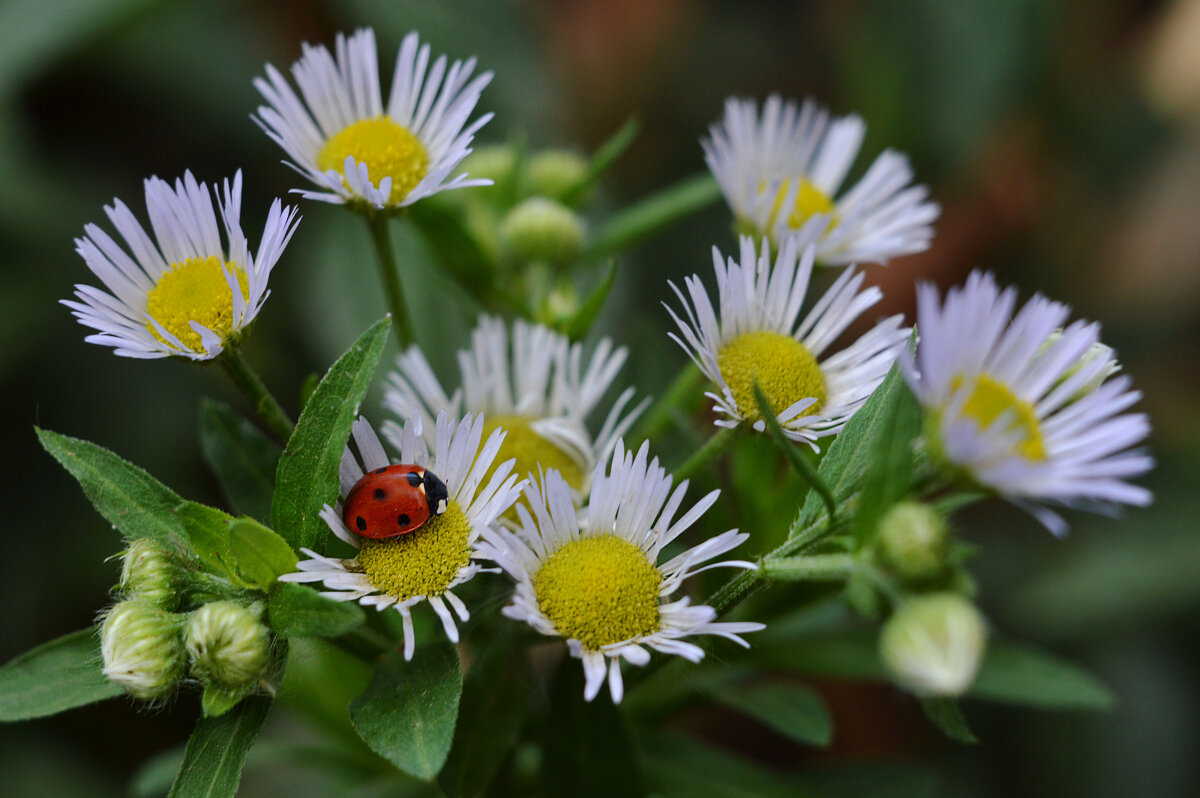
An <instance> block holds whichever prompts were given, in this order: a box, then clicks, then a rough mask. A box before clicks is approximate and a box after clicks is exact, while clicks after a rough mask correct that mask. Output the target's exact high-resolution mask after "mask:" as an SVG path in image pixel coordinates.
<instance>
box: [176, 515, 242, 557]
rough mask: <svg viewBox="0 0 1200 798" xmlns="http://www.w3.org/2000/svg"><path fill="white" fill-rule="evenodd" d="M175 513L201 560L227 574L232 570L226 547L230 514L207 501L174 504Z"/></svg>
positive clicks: (230, 553) (228, 549)
mask: <svg viewBox="0 0 1200 798" xmlns="http://www.w3.org/2000/svg"><path fill="white" fill-rule="evenodd" d="M175 517H176V518H177V519H178V520H179V523H180V526H181V527H182V528H183V533H184V536H185V537H186V538H187V540H188V542H189V543H191V544H192V549H194V550H195V552H196V554H197V555H198V556H199V557H200V559H201V560H203V561H204V562H205V563H207V564H208V565H209V566H211V567H213V568H215V569H216V570H218V571H221V572H223V573H225V574H227V575H228V574H230V573H231V572H232V571H233V555H232V552H231V551H230V548H229V524H230V522H231V521H233V516H231V515H230V514H229V513H227V512H225V511H223V510H218V509H217V508H216V507H209V506H208V505H206V504H200V503H198V502H183V503H181V504H180V505H179V506H178V507H176V508H175Z"/></svg>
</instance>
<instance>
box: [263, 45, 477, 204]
mask: <svg viewBox="0 0 1200 798" xmlns="http://www.w3.org/2000/svg"><path fill="white" fill-rule="evenodd" d="M303 50H304V53H303V55H302V56H301V57H300V60H299V61H297V62H296V63H295V64H293V65H292V77H293V78H294V79H295V81H296V85H297V86H298V87H299V89H300V97H298V96H297V95H296V93H295V92H294V91H293V90H292V87H291V86H290V85H289V84H288V82H287V79H286V78H284V76H283V75H282V74H281V73H280V72H279V70H277V69H275V67H273V66H271V65H269V64H268V65H267V76H266V78H265V79H264V78H256V79H255V81H254V85H255V87H256V88H257V89H258V91H259V93H260V94H262V96H263V97H264V98H265V99H266V101H267V105H266V106H260V107H259V109H258V115H257V116H256V117H255V118H254V119H255V122H257V123H258V125H259V127H261V128H262V129H263V130H264V131H265V132H266V134H267V135H268V136H270V137H271V138H272V139H274V140H275V142H276V143H277V144H278V145H279V146H280V147H282V148H283V149H284V151H285V152H286V153H287V154H288V157H290V158H291V161H290V162H289V165H290V166H291V167H292V168H294V169H295V170H296V171H297V172H299V173H300V174H301V175H303V176H305V177H306V178H308V179H309V180H311V181H312V182H313V183H315V184H316V185H317V187H318V188H317V189H316V190H309V191H306V190H298V193H299V194H301V195H302V196H303V197H305V198H307V199H313V200H321V201H323V202H332V203H338V204H344V203H354V204H358V205H365V206H368V207H370V208H374V209H385V208H386V209H391V210H397V209H402V208H406V207H408V206H409V205H411V204H413V203H414V202H416V201H417V200H419V199H422V198H424V197H428V196H431V195H433V194H437V193H438V192H439V191H445V190H447V189H452V188H464V187H466V186H483V185H491V183H492V181H490V180H469V179H467V176H466V175H465V174H458V175H453V176H452V173H453V172H454V170H455V169H456V168H457V167H458V165H459V163H460V162H461V161H462V159H463V158H465V157H466V156H467V154H468V153H470V152H471V140H472V138H473V137H474V135H475V133H476V131H478V130H479V129H480V128H481V127H483V125H484V124H486V123H487V121H488V120H489V119H491V118H492V115H491V114H490V113H489V114H484V115H483V116H481V117H478V118H477V119H475V121H473V122H471V123H470V124H468V123H467V118H468V117H469V116H470V115H471V112H472V111H474V110H475V105H476V103H478V101H479V95H480V93H481V92H482V91H483V89H484V87H485V86H487V84H488V82H489V81H491V79H492V73H491V72H485V73H483V74H481V75H477V76H476V77H475V78H474V79H472V77H471V74H472V73H473V72H474V71H475V59H474V58H471V59H468V60H467V61H466V62H462V61H455V62H454V63H453V64H450V65H449V66H447V59H446V56H444V55H442V56H438V58H437V59H436V60H435V61H434V62H433V65H432V66H430V63H429V60H430V49H429V45H428V44H426V45H423V46H422V45H421V44H420V42H419V40H418V38H417V34H416V32H412V33H409V34H408V35H407V36H405V37H404V41H403V42H402V43H401V45H400V53H399V55H398V56H397V57H396V69H395V72H394V74H393V76H392V85H391V93H390V94H389V95H388V98H387V103H386V105H385V104H384V99H383V92H382V89H381V86H380V82H379V56H378V53H377V51H376V48H375V32H374V31H372V30H371V29H370V28H363V29H360V30H358V31H356V32H355V33H354V34H352V35H351V36H349V37H347V36H345V35H344V34H338V36H337V39H336V41H335V44H334V52H333V53H330V52H329V50H328V49H326V48H325V47H322V46H317V47H313V46H311V45H308V44H305V45H303ZM301 97H302V98H303V99H301Z"/></svg>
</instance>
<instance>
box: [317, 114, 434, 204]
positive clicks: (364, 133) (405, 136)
mask: <svg viewBox="0 0 1200 798" xmlns="http://www.w3.org/2000/svg"><path fill="white" fill-rule="evenodd" d="M347 155H351V156H353V157H354V160H355V161H356V162H357V163H365V164H366V165H367V174H368V176H369V177H370V178H371V182H372V183H374V184H375V185H377V186H378V185H379V181H381V180H383V178H385V177H390V178H391V179H392V193H391V195H390V196H389V197H388V201H387V204H388V205H399V204H400V202H401V201H402V200H403V199H404V198H405V197H407V196H408V192H410V191H412V190H413V189H414V188H416V186H417V183H420V182H421V180H422V179H423V178H424V177H425V174H426V173H427V172H428V171H429V153H428V152H427V151H426V150H425V145H424V144H422V143H421V140H420V139H418V138H417V137H416V136H414V135H413V134H412V133H411V132H409V130H408V128H406V127H404V126H403V125H397V124H396V123H395V122H393V121H392V120H391V119H390V118H389V117H387V116H377V117H375V118H374V119H360V120H359V121H357V122H355V123H354V124H352V125H350V126H349V127H347V128H346V129H345V130H342V131H341V132H339V133H338V134H337V135H335V136H333V137H331V138H330V139H329V141H327V142H325V146H324V147H322V148H321V151H320V152H319V153H317V168H318V169H321V170H322V171H326V170H329V169H332V170H334V171H335V172H341V171H342V169H343V167H344V166H345V163H346V156H347ZM343 183H345V179H344V178H343Z"/></svg>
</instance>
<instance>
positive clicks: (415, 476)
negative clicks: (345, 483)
mask: <svg viewBox="0 0 1200 798" xmlns="http://www.w3.org/2000/svg"><path fill="white" fill-rule="evenodd" d="M448 506H449V494H448V493H447V491H446V483H444V482H442V481H441V480H440V479H438V478H437V476H436V475H435V474H434V473H433V472H431V471H426V470H425V469H424V468H423V467H422V466H417V465H390V466H384V467H383V468H377V469H375V470H374V471H371V472H370V473H367V474H364V475H363V477H362V479H360V480H359V481H358V482H356V483H354V487H353V488H351V489H350V492H349V493H348V494H346V503H345V505H344V507H343V509H342V521H344V522H345V524H346V528H347V529H349V530H352V531H354V532H356V533H358V534H359V535H361V536H362V537H364V538H372V539H376V540H378V539H380V538H394V537H397V536H399V535H406V534H408V533H410V532H413V531H415V530H416V529H419V528H420V526H421V525H422V524H424V523H425V522H426V521H428V520H429V518H430V516H434V515H441V514H442V513H444V512H446V508H447V507H448Z"/></svg>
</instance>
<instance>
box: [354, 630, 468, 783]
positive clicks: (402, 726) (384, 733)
mask: <svg viewBox="0 0 1200 798" xmlns="http://www.w3.org/2000/svg"><path fill="white" fill-rule="evenodd" d="M462 689H463V678H462V667H461V665H460V664H459V661H458V651H456V650H455V648H454V646H452V645H450V644H449V643H438V644H432V645H425V646H421V647H420V648H418V649H417V653H416V656H415V657H413V660H412V662H405V661H404V656H403V654H402V653H401V652H400V651H394V652H392V653H391V654H390V655H389V656H388V657H387V658H386V659H385V660H384V661H383V662H382V663H380V665H379V667H378V668H376V670H375V676H374V678H372V679H371V683H370V684H369V685H368V686H367V689H366V690H365V691H364V692H363V694H362V695H360V696H359V697H358V698H356V699H354V700H353V701H351V702H350V720H351V721H352V722H353V723H354V729H355V730H356V731H357V732H358V735H359V737H361V738H362V739H363V741H364V742H365V743H366V744H367V745H369V746H371V750H373V751H374V752H375V753H377V754H379V755H380V756H382V757H383V758H384V759H386V760H388V761H389V762H391V763H392V764H393V765H395V766H396V767H398V768H400V769H401V770H403V771H404V772H405V773H409V774H411V775H413V776H416V777H417V778H420V779H431V778H433V777H434V776H435V775H437V772H438V771H439V770H441V769H442V763H443V762H445V761H446V755H447V754H449V753H450V743H451V741H452V740H453V739H454V722H455V719H456V718H457V717H458V702H459V697H460V696H461V695H462Z"/></svg>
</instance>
